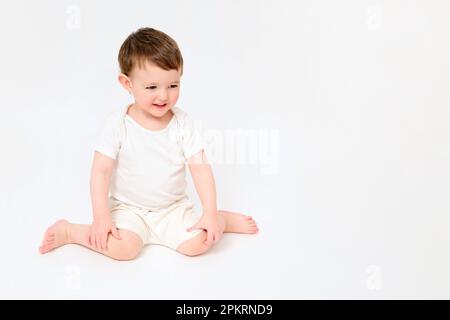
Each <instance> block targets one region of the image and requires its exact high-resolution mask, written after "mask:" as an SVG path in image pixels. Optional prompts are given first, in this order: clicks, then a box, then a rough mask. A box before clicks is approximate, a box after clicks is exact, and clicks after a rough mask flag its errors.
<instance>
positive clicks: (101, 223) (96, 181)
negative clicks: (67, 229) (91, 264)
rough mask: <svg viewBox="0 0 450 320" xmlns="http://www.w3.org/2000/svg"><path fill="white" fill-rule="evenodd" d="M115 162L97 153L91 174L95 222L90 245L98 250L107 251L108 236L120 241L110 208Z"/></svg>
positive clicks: (89, 236) (90, 234)
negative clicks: (110, 191)
mask: <svg viewBox="0 0 450 320" xmlns="http://www.w3.org/2000/svg"><path fill="white" fill-rule="evenodd" d="M114 165H115V160H114V159H112V158H110V157H108V156H105V155H103V154H102V153H100V152H98V151H95V153H94V161H93V164H92V172H91V202H92V213H93V216H94V221H93V223H92V227H91V230H90V231H89V234H88V238H89V243H90V244H91V245H92V246H95V247H97V249H106V242H107V239H108V234H109V233H110V232H111V233H112V234H113V236H115V237H116V238H118V239H120V236H119V233H118V231H117V229H116V227H115V225H114V224H113V222H112V220H111V215H110V212H109V206H108V197H109V194H108V193H109V183H110V179H111V175H112V171H113V169H114Z"/></svg>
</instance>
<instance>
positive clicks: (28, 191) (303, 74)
mask: <svg viewBox="0 0 450 320" xmlns="http://www.w3.org/2000/svg"><path fill="white" fill-rule="evenodd" d="M142 26H150V27H154V28H157V29H160V30H163V31H164V32H166V33H167V34H169V35H170V36H172V37H173V38H174V39H175V40H176V41H177V42H178V44H179V46H180V48H181V50H182V53H183V57H184V60H185V69H184V76H183V78H182V93H181V98H180V100H179V103H178V106H179V107H181V108H183V109H184V110H186V111H188V112H189V113H190V114H191V115H192V116H193V117H194V118H196V119H199V120H201V121H202V124H203V127H204V129H206V131H207V130H216V132H217V130H218V132H222V135H223V136H225V135H226V131H227V130H228V131H230V132H236V131H237V130H238V129H242V130H247V131H251V132H262V133H263V134H262V135H261V136H258V138H257V146H258V148H257V150H266V151H267V153H268V154H270V157H268V158H267V157H263V155H262V154H261V153H259V152H258V153H257V159H256V160H257V161H256V162H253V163H252V162H250V161H243V162H244V163H243V164H239V163H236V161H234V162H233V161H231V162H229V163H223V164H221V163H215V164H214V165H213V168H214V173H215V177H216V183H217V191H218V205H219V208H220V209H228V210H235V211H239V212H244V213H248V214H250V215H252V216H253V217H254V218H255V219H256V220H257V222H258V223H259V226H260V229H261V232H260V234H258V235H256V236H248V235H235V234H226V235H225V236H224V237H223V240H222V241H221V242H220V243H219V244H218V245H217V246H216V247H214V248H213V249H212V250H211V252H209V253H208V254H206V255H204V256H200V257H196V258H189V257H185V256H182V255H180V254H178V253H176V252H173V251H171V250H170V249H167V248H164V247H158V246H150V247H147V248H146V249H145V250H144V252H143V253H142V255H141V256H140V258H139V259H137V260H135V261H130V262H117V261H114V260H111V259H109V258H106V257H104V256H102V255H99V254H97V253H94V252H92V251H89V250H87V249H85V248H83V247H80V246H76V245H70V246H65V247H63V248H60V249H58V250H55V251H54V252H52V253H50V254H47V255H43V256H42V255H39V254H38V251H37V249H38V246H39V244H40V241H41V238H42V235H43V233H44V231H45V229H46V228H47V226H48V225H49V224H51V223H53V221H54V220H56V219H59V218H62V217H64V218H67V219H68V220H70V221H72V222H78V223H90V221H91V208H90V195H89V178H90V166H91V161H92V156H93V151H92V147H93V143H94V139H95V137H96V135H97V133H98V130H99V126H100V125H101V124H102V122H103V120H104V119H105V117H106V116H107V115H108V114H109V113H110V112H112V111H114V110H117V109H118V108H122V107H123V106H124V104H125V103H128V102H129V101H130V97H129V96H128V94H127V93H126V92H125V91H124V90H123V89H122V88H121V87H120V86H119V84H118V82H117V74H118V64H117V53H118V49H119V47H120V45H121V43H122V42H123V40H124V39H125V38H126V36H127V35H128V34H129V33H130V32H132V31H134V30H136V29H137V28H139V27H142ZM0 41H1V55H0V57H1V59H0V70H1V72H2V76H1V77H0V84H1V93H0V94H1V116H0V121H1V123H0V134H1V149H2V152H1V157H0V174H1V179H0V192H1V196H0V210H1V217H2V220H1V221H2V228H1V231H0V240H1V241H0V250H1V255H0V256H1V265H0V297H1V298H63V299H66V298H69V299H72V298H75V299H77V298H139V299H141V298H142V299H175V298H176V299H200V298H203V299H217V298H224V299H227V298H234V299H303V298H306V299H316V298H319V299H323V298H331V299H335V298H344V299H346V298H359V299H379V298H387V299H395V298H450V290H449V288H450V287H449V286H450V277H449V273H448V270H449V268H450V259H449V247H450V236H449V229H450V228H449V227H450V217H449V209H450V202H449V191H450V183H449V181H450V169H449V160H450V145H449V142H450V141H449V137H450V126H449V120H450V108H449V107H450V91H449V89H450V62H449V61H450V60H449V58H448V57H450V2H448V1H445V0H442V1H437V0H436V1H425V0H423V1H360V0H354V1H331V0H330V1H297V0H276V1H275V0H272V1H260V0H258V1H257V0H253V1H230V0H226V1H225V0H224V1H185V0H183V1H181V0H173V1H132V0H129V1H122V2H121V3H119V2H117V3H116V2H111V1H76V0H73V1H56V0H54V1H12V0H11V1H4V0H2V1H1V3H0ZM264 134H265V135H264ZM271 134H274V137H275V139H274V140H270V139H269V138H267V137H268V136H270V135H271ZM245 141H246V140H245V138H244V142H245ZM251 145H252V146H253V147H254V146H255V144H254V143H253V142H252V144H251ZM222 151H224V152H225V153H227V152H228V154H232V151H233V147H230V148H228V149H227V148H226V147H225V146H224V149H223V150H222ZM261 152H262V151H261ZM264 168H266V169H267V168H270V170H265V169H264ZM191 183H192V182H191ZM189 192H190V195H191V196H192V197H196V195H195V193H194V192H193V189H192V185H190V189H189ZM195 201H196V203H197V205H198V204H199V202H198V199H197V198H195ZM197 210H200V207H197Z"/></svg>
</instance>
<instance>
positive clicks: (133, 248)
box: [108, 229, 143, 260]
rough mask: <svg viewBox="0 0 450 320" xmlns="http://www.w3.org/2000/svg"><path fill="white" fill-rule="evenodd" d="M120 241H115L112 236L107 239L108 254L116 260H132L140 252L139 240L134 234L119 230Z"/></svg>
mask: <svg viewBox="0 0 450 320" xmlns="http://www.w3.org/2000/svg"><path fill="white" fill-rule="evenodd" d="M119 233H120V237H121V238H122V239H120V240H119V239H116V238H114V237H113V236H112V235H110V236H109V239H108V254H109V256H110V257H111V258H113V259H116V260H133V259H135V258H136V257H137V256H138V255H139V253H140V252H141V250H142V247H143V243H142V240H141V238H140V237H139V236H138V235H137V234H135V233H134V232H131V231H128V230H123V229H122V230H119Z"/></svg>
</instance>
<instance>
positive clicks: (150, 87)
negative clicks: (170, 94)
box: [145, 86, 156, 90]
mask: <svg viewBox="0 0 450 320" xmlns="http://www.w3.org/2000/svg"><path fill="white" fill-rule="evenodd" d="M145 89H150V90H155V89H156V86H148V87H145Z"/></svg>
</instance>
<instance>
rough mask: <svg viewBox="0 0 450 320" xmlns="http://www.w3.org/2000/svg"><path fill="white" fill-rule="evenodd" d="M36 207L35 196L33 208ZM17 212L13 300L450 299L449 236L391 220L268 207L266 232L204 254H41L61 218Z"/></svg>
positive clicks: (7, 253) (6, 287) (6, 261)
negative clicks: (373, 221)
mask: <svg viewBox="0 0 450 320" xmlns="http://www.w3.org/2000/svg"><path fill="white" fill-rule="evenodd" d="M35 205H39V203H34V204H33V201H27V202H24V203H23V208H24V210H31V209H30V208H32V207H33V206H35ZM305 209H306V208H305ZM15 214H16V215H15V216H14V215H10V216H9V221H8V218H7V220H6V222H5V220H3V221H4V223H5V225H6V226H13V225H14V224H15V226H17V225H22V226H23V227H22V229H19V230H15V228H14V227H10V228H8V227H6V228H3V229H2V233H3V234H2V239H6V241H2V242H1V247H0V250H1V252H2V262H1V270H2V273H1V274H0V298H3V299H15V298H25V299H28V298H32V299H35V298H37V299H82V298H86V299H325V298H331V299H340V298H343V299H347V298H356V299H378V298H387V299H392V298H449V297H450V294H449V293H450V290H449V277H448V267H449V266H450V265H449V260H448V254H447V252H448V250H447V251H445V250H446V248H448V238H446V239H442V240H443V241H442V242H441V243H433V241H434V240H433V239H428V240H427V239H425V238H422V239H421V238H420V237H421V236H420V234H416V238H407V236H408V234H407V232H406V231H405V230H403V231H401V230H389V227H386V228H384V235H383V234H381V233H377V232H373V231H370V230H369V229H364V222H362V221H361V223H362V225H360V228H359V230H353V232H354V233H353V234H352V233H351V232H352V230H351V229H350V228H348V226H346V223H345V221H342V222H343V223H336V221H337V220H339V218H337V217H336V221H331V220H329V221H326V220H327V219H330V217H328V218H326V219H323V218H324V217H325V216H322V217H321V216H320V215H317V216H316V217H314V218H312V219H310V218H306V217H307V214H306V213H303V215H298V216H297V217H294V214H293V213H287V214H285V217H284V218H283V219H275V218H273V212H269V211H266V212H264V211H260V212H258V214H254V215H253V216H254V217H255V218H256V219H257V220H258V222H259V225H260V228H261V232H260V233H259V234H258V235H253V236H249V235H237V234H226V235H224V237H223V239H222V241H221V242H220V243H219V244H217V245H216V247H214V248H213V250H212V251H210V252H209V253H208V254H206V255H204V256H199V257H195V258H189V257H185V256H182V255H180V254H178V253H176V252H174V251H172V250H170V249H167V248H165V247H161V246H150V247H146V248H145V249H144V251H143V253H142V254H141V256H140V257H139V258H138V259H137V260H135V261H129V262H117V261H114V260H111V259H109V258H107V257H104V256H102V255H100V254H97V253H95V252H92V251H89V250H87V249H85V248H83V247H81V246H77V245H68V246H65V247H62V248H59V249H57V250H55V251H53V252H51V253H49V254H46V255H39V254H38V251H37V248H38V245H39V242H40V241H41V236H42V232H43V231H44V230H45V227H46V224H47V223H46V222H47V220H48V221H50V220H52V218H50V217H48V216H47V217H46V218H45V219H43V218H42V217H39V215H41V214H43V212H39V210H36V211H35V212H33V215H27V216H18V215H17V214H18V212H15ZM277 214H280V212H278V213H277ZM342 217H343V218H344V219H345V217H344V216H342V215H341V218H342ZM55 218H56V217H55ZM425 228H426V226H425ZM437 229H438V227H437V226H436V227H435V230H437ZM392 231H394V232H397V233H398V238H396V239H397V240H396V241H391V243H388V240H386V239H383V237H387V239H389V238H391V240H392V237H391V236H390V235H389V232H392ZM375 234H376V235H377V236H375V237H373V235H375ZM371 235H372V237H371ZM435 235H436V236H438V235H437V234H435ZM402 237H403V238H402ZM422 240H423V242H422V244H421V245H418V243H419V242H421V241H422ZM445 241H447V242H445Z"/></svg>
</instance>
